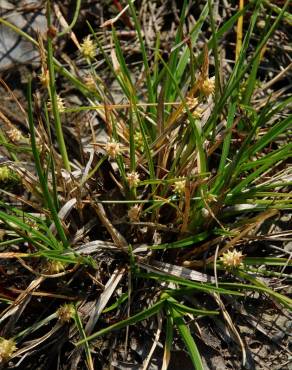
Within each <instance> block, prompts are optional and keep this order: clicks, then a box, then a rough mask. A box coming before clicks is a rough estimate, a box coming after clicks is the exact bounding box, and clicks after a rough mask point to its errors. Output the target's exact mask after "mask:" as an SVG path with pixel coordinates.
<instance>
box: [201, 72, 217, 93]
mask: <svg viewBox="0 0 292 370" xmlns="http://www.w3.org/2000/svg"><path fill="white" fill-rule="evenodd" d="M214 91H215V77H211V78H206V80H205V81H204V82H203V84H202V86H201V92H202V93H203V94H204V95H205V96H209V95H212V94H214Z"/></svg>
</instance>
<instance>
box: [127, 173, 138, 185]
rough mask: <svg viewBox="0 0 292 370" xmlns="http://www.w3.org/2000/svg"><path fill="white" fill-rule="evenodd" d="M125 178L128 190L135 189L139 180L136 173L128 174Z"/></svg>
mask: <svg viewBox="0 0 292 370" xmlns="http://www.w3.org/2000/svg"><path fill="white" fill-rule="evenodd" d="M126 178H127V181H128V184H129V187H130V188H135V187H136V186H137V185H138V184H139V181H140V179H139V174H138V172H134V171H133V172H129V173H128V174H127V177H126Z"/></svg>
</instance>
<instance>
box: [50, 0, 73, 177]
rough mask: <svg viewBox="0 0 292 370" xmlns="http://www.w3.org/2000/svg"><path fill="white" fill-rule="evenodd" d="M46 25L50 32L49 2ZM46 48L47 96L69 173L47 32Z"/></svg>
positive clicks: (51, 44) (51, 49) (51, 52)
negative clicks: (48, 96)
mask: <svg viewBox="0 0 292 370" xmlns="http://www.w3.org/2000/svg"><path fill="white" fill-rule="evenodd" d="M47 24H48V30H50V28H51V4H50V1H49V0H48V2H47ZM47 48H48V50H47V52H48V55H47V63H48V68H49V75H50V86H49V87H50V88H49V94H50V98H51V102H52V111H53V115H54V120H55V129H56V135H57V141H58V145H59V149H60V152H61V156H62V159H63V163H64V167H65V169H66V170H67V171H70V170H71V168H70V163H69V159H68V154H67V149H66V145H65V140H64V135H63V129H62V124H61V119H60V113H59V110H58V104H57V94H56V84H55V68H54V59H53V43H52V38H51V36H50V34H49V32H48V47H47Z"/></svg>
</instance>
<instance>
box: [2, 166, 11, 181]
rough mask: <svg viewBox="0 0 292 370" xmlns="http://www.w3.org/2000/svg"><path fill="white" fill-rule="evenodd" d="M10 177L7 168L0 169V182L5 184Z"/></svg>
mask: <svg viewBox="0 0 292 370" xmlns="http://www.w3.org/2000/svg"><path fill="white" fill-rule="evenodd" d="M10 177H11V172H10V169H9V168H8V167H7V166H2V167H0V182H5V181H7V180H9V179H10Z"/></svg>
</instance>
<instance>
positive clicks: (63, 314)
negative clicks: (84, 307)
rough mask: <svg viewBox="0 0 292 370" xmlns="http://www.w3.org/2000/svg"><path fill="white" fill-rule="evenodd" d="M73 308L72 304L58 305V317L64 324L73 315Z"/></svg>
mask: <svg viewBox="0 0 292 370" xmlns="http://www.w3.org/2000/svg"><path fill="white" fill-rule="evenodd" d="M74 313H75V309H74V306H73V304H67V303H66V304H64V305H63V306H61V307H59V308H58V310H57V316H58V319H59V320H60V321H61V322H62V323H63V324H65V323H66V322H69V321H70V320H71V319H72V318H73V317H74Z"/></svg>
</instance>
